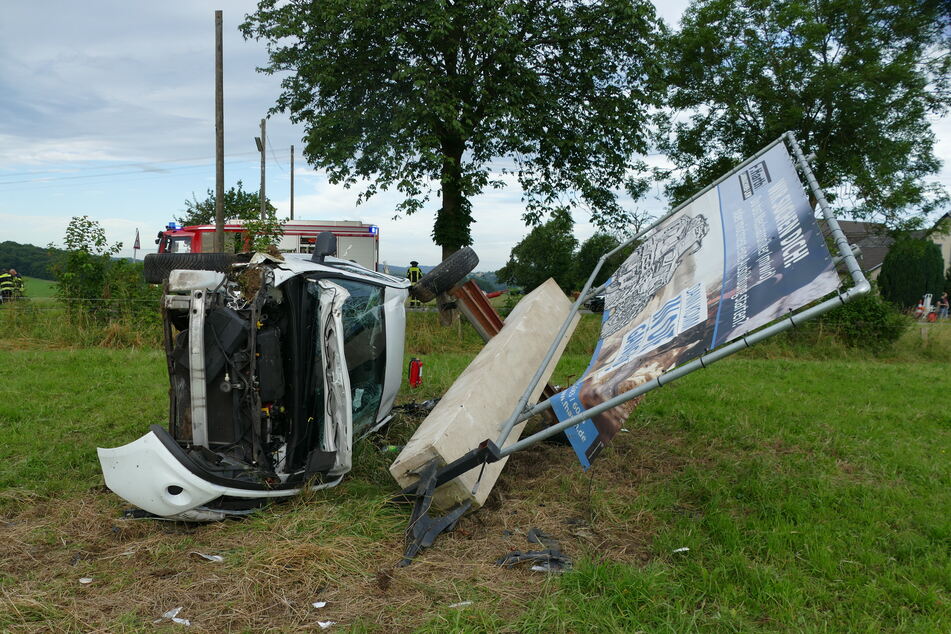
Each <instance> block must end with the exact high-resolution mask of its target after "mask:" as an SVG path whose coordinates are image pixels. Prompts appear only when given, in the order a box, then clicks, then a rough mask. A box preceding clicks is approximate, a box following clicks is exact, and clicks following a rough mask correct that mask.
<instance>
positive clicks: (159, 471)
mask: <svg viewBox="0 0 951 634" xmlns="http://www.w3.org/2000/svg"><path fill="white" fill-rule="evenodd" d="M160 435H164V436H166V437H168V434H167V432H165V430H164V429H162V428H160V427H157V426H153V428H152V430H151V431H150V432H149V433H147V434H146V435H144V436H142V437H141V438H139V439H138V440H135V441H133V442H131V443H129V444H127V445H123V446H121V447H115V448H112V449H105V448H102V447H100V448H98V449H97V452H98V454H99V463H100V464H101V465H102V473H103V475H104V476H105V480H106V486H107V487H109V489H110V490H112V491H113V492H114V493H115V494H116V495H118V496H119V497H121V498H122V499H124V500H126V501H127V502H129V503H131V504H134V505H135V506H137V507H138V508H140V509H143V510H145V511H148V512H149V513H153V514H155V515H158V516H160V517H166V518H169V519H182V520H192V521H205V520H210V519H220V518H221V517H223V516H224V515H227V514H228V513H227V511H226V510H222V509H214V510H212V509H203V508H202V507H204V505H206V504H208V503H209V502H213V501H215V500H217V499H219V498H223V497H225V498H236V499H239V500H266V499H273V498H282V497H288V496H292V495H296V494H297V493H300V491H301V489H300V488H281V489H264V488H261V489H250V488H241V487H240V486H227V485H225V484H222V483H216V482H211V481H210V480H209V479H208V478H203V477H201V476H200V475H198V474H196V473H195V472H194V471H192V470H191V469H189V468H188V467H186V466H185V465H184V464H183V463H182V460H181V459H180V458H179V457H178V456H176V455H175V454H174V453H173V452H172V451H171V450H170V449H169V447H168V446H167V444H166V442H163V440H162V438H160ZM168 440H170V438H168ZM341 479H342V476H341V478H337V479H335V480H333V481H330V482H322V483H320V484H318V485H315V486H313V487H312V488H314V489H324V488H328V487H332V486H335V485H336V484H338V483H339V482H340V480H341ZM235 484H240V483H237V482H236V483H235Z"/></svg>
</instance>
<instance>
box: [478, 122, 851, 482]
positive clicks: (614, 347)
mask: <svg viewBox="0 0 951 634" xmlns="http://www.w3.org/2000/svg"><path fill="white" fill-rule="evenodd" d="M787 143H788V146H789V149H790V150H792V152H793V155H794V156H795V163H794V162H793V160H791V158H790V156H789V153H788V151H787V147H786V144H787ZM797 167H798V169H799V170H800V171H801V172H802V173H803V175H804V176H805V178H806V181H807V182H808V187H809V191H810V192H811V193H812V195H813V196H814V197H815V199H816V200H817V202H818V206H819V209H820V210H821V212H822V214H823V216H824V217H825V219H826V222H827V223H828V226H829V230H830V232H831V237H832V238H833V240H834V242H835V244H836V250H837V251H838V253H839V257H838V258H837V261H841V262H843V263H844V264H845V265H846V267H847V269H848V273H849V275H850V277H851V280H852V286H851V287H850V288H849V289H847V290H846V291H844V292H841V293H839V294H838V295H836V296H833V297H832V298H830V299H826V300H825V301H822V302H819V303H818V304H815V305H813V306H810V307H808V308H804V307H806V306H807V305H809V304H811V303H814V302H816V301H817V300H819V299H821V298H822V297H824V296H826V295H828V294H830V293H832V292H833V291H836V290H837V289H838V288H839V275H838V273H837V272H836V270H835V266H834V262H833V259H832V258H831V257H830V254H829V251H828V248H827V247H826V245H825V240H824V238H823V236H822V234H821V232H820V231H819V228H818V226H817V223H816V221H815V218H814V214H813V210H812V207H811V206H810V204H809V202H808V200H807V198H806V194H805V191H804V188H803V186H802V184H801V182H800V180H799V177H798V175H797V173H796V169H797ZM630 244H637V245H638V247H637V248H636V249H635V251H634V253H633V254H632V255H631V256H630V257H629V258H628V259H627V260H626V261H625V262H624V264H622V266H621V267H620V268H619V269H618V271H617V272H616V273H615V275H614V276H613V277H612V279H611V280H610V281H609V283H608V285H607V294H606V299H605V313H604V320H603V323H602V332H601V338H600V340H599V342H598V345H597V347H596V349H595V352H594V355H593V358H592V360H591V364H590V365H589V366H588V369H587V370H586V371H585V374H584V375H583V377H582V379H581V380H579V381H578V382H577V383H576V384H575V385H573V386H572V387H571V388H569V389H568V390H566V391H564V392H561V393H559V394H557V395H556V396H554V397H553V398H551V399H549V400H547V401H544V402H542V403H539V404H538V405H536V406H535V407H531V408H528V407H526V408H524V409H521V410H517V411H516V412H514V413H513V415H512V417H511V418H510V419H509V421H507V424H506V425H505V426H504V427H503V431H502V434H501V435H500V437H499V439H498V440H497V441H496V443H495V444H496V445H497V446H499V447H502V446H504V443H505V441H506V439H507V438H508V432H509V431H510V430H511V429H512V428H513V427H514V426H515V424H517V423H518V422H521V421H523V420H526V419H527V418H529V417H531V416H534V415H536V414H539V413H541V412H543V411H545V410H547V409H552V410H553V411H554V412H555V414H556V415H557V416H558V418H559V421H560V422H559V423H558V424H557V425H553V426H551V427H549V428H547V429H545V430H542V431H540V432H538V433H536V434H534V435H532V436H529V437H527V438H524V439H522V440H520V441H518V442H516V443H513V444H511V445H508V446H505V448H504V449H502V450H501V451H500V457H505V456H507V455H510V454H512V453H514V452H516V451H520V450H521V449H525V448H526V447H529V446H531V445H533V444H535V443H536V442H539V441H540V440H543V439H545V438H548V437H549V436H552V435H554V434H557V433H560V432H562V431H565V432H566V434H567V435H568V437H569V439H570V440H571V443H572V446H573V447H574V449H575V451H576V453H577V454H578V457H579V460H580V461H581V464H582V466H583V467H584V468H588V467H589V466H590V465H591V462H592V461H593V460H594V459H595V458H596V457H597V455H598V453H599V452H600V451H601V450H602V449H603V448H604V446H605V445H606V443H607V442H609V441H610V440H611V438H612V437H613V436H614V434H615V433H617V431H618V429H619V428H620V426H621V424H622V423H623V421H624V420H626V419H627V416H628V415H629V414H630V412H631V409H632V407H633V403H632V401H633V400H634V399H636V398H637V397H639V396H641V395H642V394H645V393H646V392H649V391H650V390H652V389H655V388H658V387H661V386H662V385H665V384H667V383H669V382H670V381H673V380H675V379H677V378H679V377H681V376H684V375H685V374H689V373H690V372H693V371H694V370H698V369H701V368H705V367H707V366H709V365H710V364H711V363H714V362H716V361H718V360H719V359H722V358H724V357H726V356H729V355H731V354H733V353H735V352H738V351H739V350H742V349H743V348H746V347H748V346H750V345H752V344H754V343H756V342H757V341H761V340H763V339H766V338H768V337H771V336H773V335H775V334H778V333H779V332H782V331H784V330H787V329H788V328H791V327H792V326H794V325H795V324H797V323H800V322H802V321H805V320H808V319H811V318H814V317H817V316H818V315H821V314H822V313H824V312H827V311H829V310H831V309H833V308H835V307H837V306H840V305H842V304H843V303H845V302H847V301H849V300H850V299H852V298H854V297H856V296H858V295H861V294H863V293H867V292H868V290H869V288H870V286H869V284H868V281H867V280H866V279H865V276H864V275H863V274H862V271H861V269H860V267H859V265H858V262H857V261H856V260H855V256H854V255H853V254H852V251H851V249H850V248H849V245H848V241H847V240H846V238H845V235H844V234H843V233H842V231H841V229H840V228H839V225H838V222H836V220H835V218H834V217H833V216H832V213H831V211H830V209H829V206H828V203H827V202H826V200H825V196H824V195H823V193H822V190H821V189H820V188H819V185H818V183H817V182H816V180H815V177H814V176H813V174H812V170H811V168H810V167H809V164H808V162H807V160H806V159H805V157H804V156H803V154H802V150H801V149H800V147H799V145H798V143H797V142H796V139H795V137H794V136H793V135H792V133H789V132H787V133H786V134H784V135H783V136H782V137H780V138H779V139H777V140H776V141H774V142H773V143H772V144H770V145H769V146H767V147H766V148H764V149H763V150H762V151H761V152H759V153H758V154H757V155H756V156H754V157H752V158H751V159H749V160H747V161H745V162H744V163H743V164H742V165H740V166H739V167H737V168H736V169H735V170H733V171H732V172H730V173H729V174H727V175H726V176H724V177H723V178H721V179H720V180H719V181H717V182H716V183H714V184H713V185H711V186H709V187H708V188H707V189H705V190H703V191H701V192H700V193H699V194H697V195H696V196H694V197H693V198H692V199H690V200H689V201H687V202H686V203H684V204H683V205H681V206H680V207H678V208H676V209H674V210H673V211H672V212H670V213H669V214H668V215H666V216H665V217H663V218H661V219H660V220H658V221H657V222H656V223H654V224H653V225H652V226H650V227H648V228H647V229H645V230H644V231H642V232H641V233H639V234H638V235H636V236H635V237H634V238H632V239H631V240H629V241H628V242H626V243H625V244H623V245H621V246H619V247H618V248H617V249H615V250H613V251H611V252H609V253H606V254H605V255H604V256H602V258H601V260H600V261H599V263H598V266H597V267H596V268H595V270H594V272H593V273H592V274H591V277H590V278H589V279H588V282H587V284H586V285H585V288H584V289H583V290H582V292H581V295H580V296H579V298H578V300H577V301H576V302H575V305H574V310H575V311H576V310H578V309H579V308H580V306H581V305H582V304H583V302H584V301H586V300H587V299H588V297H589V296H590V295H592V294H594V293H596V292H598V291H597V290H595V291H590V289H591V283H592V280H593V279H594V277H595V276H596V275H597V273H598V271H599V270H600V267H601V266H602V265H603V264H604V262H605V261H606V260H607V258H609V257H611V256H612V255H614V254H615V253H617V252H618V251H619V250H621V249H623V248H625V247H627V246H629V245H630ZM589 291H590V292H589ZM795 311H798V312H795ZM771 322H772V323H771ZM523 405H524V403H523Z"/></svg>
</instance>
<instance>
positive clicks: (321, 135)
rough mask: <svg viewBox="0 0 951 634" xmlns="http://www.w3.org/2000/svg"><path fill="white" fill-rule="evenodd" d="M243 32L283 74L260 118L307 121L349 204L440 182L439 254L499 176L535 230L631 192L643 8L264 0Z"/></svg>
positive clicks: (643, 84)
mask: <svg viewBox="0 0 951 634" xmlns="http://www.w3.org/2000/svg"><path fill="white" fill-rule="evenodd" d="M241 29H242V31H243V33H244V35H245V37H247V38H255V39H263V40H265V41H267V43H268V52H269V56H270V61H269V63H268V65H267V66H266V67H264V68H263V69H261V70H262V71H263V72H266V73H282V74H283V73H288V74H287V76H286V77H285V78H284V79H283V80H282V87H283V92H282V93H281V95H280V96H279V97H278V100H277V104H276V106H275V107H274V109H273V110H274V111H279V112H288V113H289V115H290V119H291V121H292V122H294V123H302V124H303V125H304V127H305V139H304V140H305V144H306V145H305V148H304V155H305V157H306V158H307V160H308V161H309V162H310V163H311V164H313V165H314V166H315V167H317V168H320V169H324V170H326V171H327V174H328V176H329V178H330V180H331V182H334V183H342V184H344V185H345V186H347V187H350V186H353V185H355V184H357V183H358V182H361V181H365V182H366V185H365V188H364V189H363V191H362V193H361V195H360V199H361V200H364V199H366V198H368V197H370V196H372V195H374V194H375V193H377V192H378V191H379V190H388V189H391V188H392V189H395V190H397V191H398V192H399V193H400V194H402V196H403V201H402V203H401V204H400V205H399V208H398V210H397V211H398V213H413V212H415V211H417V210H419V209H420V208H422V207H423V206H424V205H425V204H426V202H427V201H428V200H429V197H430V196H431V195H432V189H433V187H434V186H438V189H439V194H440V196H441V207H440V209H439V211H438V213H437V216H436V221H435V224H434V227H433V239H434V241H435V242H436V244H438V245H441V246H442V247H443V254H444V256H445V255H447V254H448V253H450V252H452V251H454V250H456V249H458V248H460V247H462V246H465V245H468V244H471V243H472V236H471V227H470V226H471V223H472V222H474V214H473V210H472V207H471V202H470V199H471V198H472V197H473V196H474V195H476V194H478V193H480V192H482V191H483V190H484V189H485V188H486V187H491V186H501V185H502V184H503V180H502V178H503V177H504V176H505V175H511V176H514V178H515V179H517V181H518V182H519V183H520V185H521V187H522V190H523V192H524V201H525V204H526V214H525V219H526V220H527V221H529V222H533V223H536V222H539V221H540V220H541V219H542V217H543V216H544V214H545V213H547V212H548V211H549V210H551V209H553V208H557V207H563V206H569V207H570V206H572V205H573V204H582V205H585V206H587V207H588V208H589V209H590V210H591V211H592V212H593V213H594V216H595V218H596V220H599V221H605V222H608V221H611V220H615V221H616V220H617V219H618V218H619V217H621V218H623V216H624V215H625V214H626V213H627V212H626V211H625V210H624V209H623V208H622V206H621V205H620V204H619V203H618V200H617V191H618V190H619V189H622V188H624V187H628V189H630V190H631V191H633V192H634V193H640V192H642V191H643V182H642V181H638V180H636V179H634V178H632V177H631V174H632V167H633V163H634V161H633V157H634V156H636V155H637V154H639V153H643V152H645V150H646V149H647V138H646V131H647V110H648V108H650V107H652V106H653V105H656V102H657V97H656V96H655V95H657V94H659V92H658V91H655V90H653V89H652V88H653V87H652V81H653V78H654V77H655V76H656V75H657V66H656V62H655V60H656V59H657V55H656V51H655V45H656V40H657V36H658V33H659V30H658V29H659V23H658V22H657V20H656V17H655V14H654V8H653V6H652V4H651V3H650V2H648V1H646V0H602V1H600V2H591V1H589V0H542V1H538V0H477V1H465V2H460V1H434V0H421V1H419V2H394V1H392V0H384V1H382V2H380V1H375V2H367V1H365V0H357V1H352V0H347V1H346V2H345V1H343V0H330V1H326V2H310V1H309V0H284V1H279V0H262V1H261V2H259V3H258V9H257V11H256V12H255V13H253V14H251V15H249V16H247V18H246V21H245V22H244V24H242V26H241ZM499 159H504V161H505V163H506V164H511V165H512V167H506V168H501V169H500V170H499V171H500V172H501V173H499V172H498V171H493V169H494V167H493V165H494V162H496V161H498V160H499ZM427 183H432V184H433V185H428V184H427Z"/></svg>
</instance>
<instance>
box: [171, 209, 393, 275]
mask: <svg viewBox="0 0 951 634" xmlns="http://www.w3.org/2000/svg"><path fill="white" fill-rule="evenodd" d="M281 228H282V229H283V231H284V234H283V235H282V236H281V240H280V242H279V243H278V245H277V248H278V249H279V250H280V251H281V252H283V253H313V251H314V242H315V241H316V239H317V235H318V234H319V233H321V232H322V231H329V232H330V233H332V234H334V236H336V238H337V252H336V253H335V254H334V255H335V256H336V257H338V258H342V259H344V260H353V261H354V262H356V263H357V264H359V265H360V266H363V267H365V268H368V269H370V270H371V271H376V270H377V269H378V264H379V257H380V242H379V240H380V228H379V227H377V226H376V225H370V224H365V223H363V222H360V221H359V220H291V221H289V222H287V223H285V224H283V225H281ZM224 231H225V251H226V252H229V253H236V252H239V251H243V250H245V248H246V246H247V240H248V236H247V235H246V230H245V228H244V223H243V222H242V221H240V220H237V221H232V222H229V223H227V224H225V226H224ZM155 243H156V244H157V245H158V252H159V253H211V252H213V251H214V248H215V246H214V245H215V225H191V226H188V227H183V226H181V224H179V223H177V222H170V223H169V224H168V226H166V227H165V229H164V230H162V231H160V232H159V234H158V239H156V241H155Z"/></svg>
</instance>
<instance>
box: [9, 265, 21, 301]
mask: <svg viewBox="0 0 951 634" xmlns="http://www.w3.org/2000/svg"><path fill="white" fill-rule="evenodd" d="M10 277H12V278H13V299H20V298H21V297H23V277H22V276H21V275H20V274H19V273H17V270H16V269H10Z"/></svg>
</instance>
